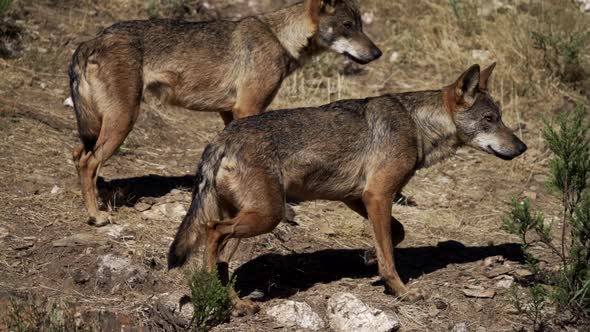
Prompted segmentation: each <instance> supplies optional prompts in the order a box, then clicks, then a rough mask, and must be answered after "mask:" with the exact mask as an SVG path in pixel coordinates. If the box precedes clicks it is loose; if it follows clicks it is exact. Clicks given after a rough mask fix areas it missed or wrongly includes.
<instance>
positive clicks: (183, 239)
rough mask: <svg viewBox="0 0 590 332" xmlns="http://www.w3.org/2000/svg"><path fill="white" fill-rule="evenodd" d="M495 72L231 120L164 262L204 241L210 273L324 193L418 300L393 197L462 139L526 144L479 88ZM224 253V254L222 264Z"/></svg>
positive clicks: (518, 147)
mask: <svg viewBox="0 0 590 332" xmlns="http://www.w3.org/2000/svg"><path fill="white" fill-rule="evenodd" d="M492 69H493V67H491V68H488V69H486V70H484V71H483V72H481V73H480V70H479V66H478V65H474V66H472V67H471V68H469V69H468V70H467V71H466V72H465V73H464V74H463V75H461V77H460V78H459V79H458V80H456V81H455V82H454V83H453V84H451V85H449V86H447V87H444V88H443V89H442V90H435V91H419V92H408V93H401V94H390V95H384V96H381V97H374V98H367V99H362V100H342V101H338V102H335V103H332V104H328V105H324V106H320V107H317V108H304V109H297V110H280V111H274V112H268V113H264V114H260V115H257V116H253V117H249V118H244V119H240V120H239V121H236V122H234V123H232V124H231V125H229V126H228V127H227V128H226V129H225V131H224V132H223V133H221V134H220V135H219V136H218V137H217V138H216V139H215V140H214V141H213V142H212V143H211V144H209V145H208V146H207V148H206V149H205V151H204V153H203V157H202V160H201V163H200V164H199V170H198V171H197V182H196V184H197V186H196V187H195V191H194V193H195V196H194V199H193V201H192V204H191V207H190V209H189V212H188V214H187V216H186V217H185V218H184V220H183V222H182V224H181V226H180V228H179V230H178V232H177V234H176V238H175V240H174V242H173V243H172V245H171V247H170V253H169V256H168V265H169V267H170V268H174V267H177V266H181V265H182V264H184V263H185V262H186V260H187V259H188V257H189V255H190V254H191V252H192V251H193V250H195V249H196V248H197V247H199V245H200V244H201V243H205V242H206V245H205V260H206V266H207V268H208V269H209V270H210V271H212V270H213V268H214V267H215V264H216V263H217V262H218V260H219V259H218V256H219V253H220V251H223V250H222V249H223V248H224V247H225V246H226V242H227V241H228V240H230V239H240V238H246V237H252V236H256V235H260V234H263V233H267V232H270V231H272V230H273V229H274V228H275V227H276V225H277V224H278V223H279V222H281V221H282V220H284V219H285V203H286V201H287V200H290V201H306V200H315V199H327V200H335V201H341V202H344V203H345V204H347V205H348V206H349V207H350V208H351V209H352V210H354V211H356V212H357V213H359V214H360V215H361V216H363V217H365V218H368V219H369V221H370V222H371V224H372V226H373V230H374V232H373V233H374V240H375V254H376V256H377V261H378V264H379V274H380V275H381V277H382V278H383V279H384V281H385V283H386V285H387V287H388V288H389V289H391V290H392V291H393V293H394V294H396V295H398V296H403V297H405V298H409V299H417V298H420V297H421V296H422V294H421V293H420V292H419V291H417V290H412V291H411V290H408V288H407V287H406V286H405V285H404V284H403V282H402V281H401V279H400V277H399V275H398V273H397V271H396V268H395V263H394V260H393V254H392V253H393V250H394V247H395V245H397V244H398V243H400V242H401V241H402V240H403V238H404V235H405V232H404V228H403V226H402V225H401V223H400V222H399V221H398V220H396V219H395V218H394V217H392V216H391V206H392V200H393V197H394V196H395V194H396V193H399V192H400V191H401V190H402V188H403V187H404V186H405V185H406V184H407V183H408V181H410V179H411V178H412V176H413V175H414V173H415V172H416V170H418V169H420V168H422V167H427V166H429V165H432V164H434V163H436V162H439V161H441V160H443V159H445V158H448V157H449V156H451V155H453V153H454V152H455V151H456V150H457V149H458V148H459V147H461V146H465V145H470V146H473V147H476V148H478V149H480V150H483V151H485V152H488V153H491V154H494V155H496V156H498V157H501V158H503V159H512V158H514V157H516V156H518V155H520V154H521V153H523V152H524V151H525V150H526V145H524V143H522V142H521V141H520V140H519V139H518V138H517V137H516V136H515V135H514V134H512V131H511V130H510V129H508V128H507V127H506V126H505V125H504V123H503V122H502V119H501V111H500V109H499V107H498V106H497V105H496V103H495V102H494V101H493V99H492V97H491V96H490V95H489V93H488V92H487V91H486V90H485V88H486V86H487V85H486V84H487V79H488V78H489V75H490V74H491V71H492ZM482 73H484V74H485V75H482ZM211 211H215V212H217V215H215V216H212V215H211ZM205 238H206V239H207V241H203V240H204V239H205ZM236 246H237V244H236V243H234V244H232V245H231V246H229V248H230V251H231V252H233V251H235V249H236ZM229 258H231V254H230V255H228V256H225V257H222V259H223V260H224V264H225V263H227V260H228V259H229ZM238 303H239V304H240V307H241V308H245V309H246V310H254V309H255V308H256V306H255V305H254V304H252V303H251V302H247V301H243V300H241V301H239V302H238Z"/></svg>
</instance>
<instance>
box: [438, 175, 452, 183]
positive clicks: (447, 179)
mask: <svg viewBox="0 0 590 332" xmlns="http://www.w3.org/2000/svg"><path fill="white" fill-rule="evenodd" d="M434 181H435V182H436V183H438V184H449V183H451V181H452V180H451V178H450V177H448V176H446V175H441V176H439V177H437V178H436V180H434Z"/></svg>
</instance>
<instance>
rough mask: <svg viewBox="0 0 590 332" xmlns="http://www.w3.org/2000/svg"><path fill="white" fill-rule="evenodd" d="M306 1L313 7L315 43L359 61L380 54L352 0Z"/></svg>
mask: <svg viewBox="0 0 590 332" xmlns="http://www.w3.org/2000/svg"><path fill="white" fill-rule="evenodd" d="M308 3H309V5H308V6H310V8H311V10H315V14H314V20H315V22H316V26H317V33H316V36H315V38H316V42H317V44H318V45H320V46H321V47H324V48H327V49H331V50H332V51H335V52H337V53H340V54H343V55H346V56H347V57H349V58H350V59H352V60H354V61H355V62H358V63H361V64H366V63H369V62H371V61H373V60H376V59H378V58H379V57H381V55H382V53H381V50H380V49H379V48H378V47H377V46H375V44H374V43H373V42H372V41H371V39H370V38H369V37H368V36H367V35H366V34H365V33H364V32H363V22H362V19H361V13H360V9H359V6H358V3H357V1H356V0H308Z"/></svg>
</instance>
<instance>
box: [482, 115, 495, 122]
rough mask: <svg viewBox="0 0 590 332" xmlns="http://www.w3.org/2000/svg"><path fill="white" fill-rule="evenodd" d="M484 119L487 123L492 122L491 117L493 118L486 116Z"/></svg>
mask: <svg viewBox="0 0 590 332" xmlns="http://www.w3.org/2000/svg"><path fill="white" fill-rule="evenodd" d="M484 119H485V120H486V121H487V122H494V117H493V116H491V115H489V114H488V115H486V116H485V117H484Z"/></svg>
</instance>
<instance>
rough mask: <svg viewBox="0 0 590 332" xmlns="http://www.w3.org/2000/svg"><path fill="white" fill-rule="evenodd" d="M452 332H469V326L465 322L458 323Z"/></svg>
mask: <svg viewBox="0 0 590 332" xmlns="http://www.w3.org/2000/svg"><path fill="white" fill-rule="evenodd" d="M451 332H467V324H466V323H465V322H462V323H457V324H455V326H453V329H452V330H451Z"/></svg>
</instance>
